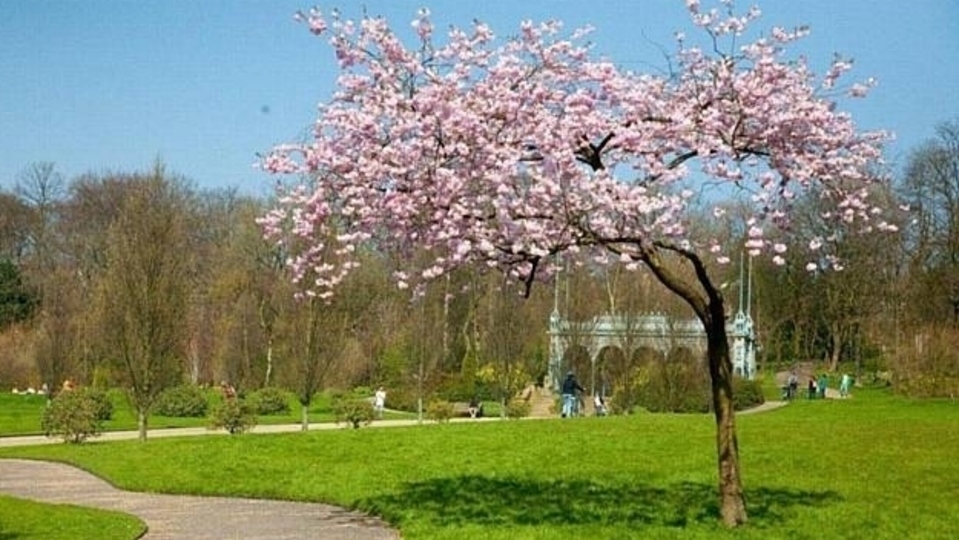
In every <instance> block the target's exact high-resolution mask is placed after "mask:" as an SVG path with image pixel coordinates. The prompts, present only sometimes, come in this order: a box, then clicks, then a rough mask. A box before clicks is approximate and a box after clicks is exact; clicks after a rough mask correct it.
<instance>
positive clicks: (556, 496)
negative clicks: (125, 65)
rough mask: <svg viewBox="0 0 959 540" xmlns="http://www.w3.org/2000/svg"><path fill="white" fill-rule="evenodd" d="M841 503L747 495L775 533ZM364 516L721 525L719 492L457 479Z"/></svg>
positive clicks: (387, 498) (696, 486)
mask: <svg viewBox="0 0 959 540" xmlns="http://www.w3.org/2000/svg"><path fill="white" fill-rule="evenodd" d="M841 500H842V497H841V496H840V495H839V494H838V493H836V492H833V491H806V490H799V489H789V488H769V487H763V488H758V489H752V490H747V491H746V502H747V510H748V512H749V516H750V523H751V524H752V525H754V526H757V527H760V528H762V527H769V526H773V525H775V524H777V523H779V522H782V521H784V520H787V519H789V517H790V514H791V513H792V511H791V509H792V508H795V507H809V506H813V507H815V506H827V505H830V504H835V503H837V502H839V501H841ZM358 507H359V508H361V509H362V510H364V511H367V512H371V513H374V514H377V515H380V516H382V517H383V518H385V519H387V520H388V521H390V522H392V523H401V522H402V520H403V516H404V515H409V514H410V513H411V512H415V514H416V519H417V521H422V520H425V521H427V522H429V523H431V524H433V525H435V526H438V527H455V526H466V525H479V526H510V525H523V526H539V525H546V526H550V525H593V524H606V525H626V526H631V527H636V526H657V527H663V526H665V527H677V528H683V527H686V526H688V525H692V524H696V523H701V524H709V525H712V524H715V523H716V522H717V520H718V519H719V495H718V493H717V488H716V486H714V485H712V484H704V483H695V482H681V483H677V484H673V485H671V486H668V487H661V486H654V485H651V484H643V483H641V482H637V483H631V484H628V485H626V484H610V483H602V482H594V481H588V480H572V481H564V480H553V481H543V480H535V479H526V478H492V477H486V476H475V475H472V476H456V477H448V478H435V479H430V480H425V481H421V482H411V483H407V484H405V485H403V486H402V487H401V488H400V490H399V491H397V492H394V493H390V494H385V495H381V496H378V497H371V498H368V499H364V500H362V501H360V502H359V503H358Z"/></svg>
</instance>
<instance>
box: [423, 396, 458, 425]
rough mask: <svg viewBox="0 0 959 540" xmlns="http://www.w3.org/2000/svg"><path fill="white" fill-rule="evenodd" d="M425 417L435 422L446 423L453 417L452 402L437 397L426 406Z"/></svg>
mask: <svg viewBox="0 0 959 540" xmlns="http://www.w3.org/2000/svg"><path fill="white" fill-rule="evenodd" d="M426 418H427V419H429V420H433V421H434V422H437V423H447V422H449V421H450V418H453V404H452V403H450V402H449V401H446V400H442V399H437V400H434V401H431V402H430V403H429V405H427V406H426Z"/></svg>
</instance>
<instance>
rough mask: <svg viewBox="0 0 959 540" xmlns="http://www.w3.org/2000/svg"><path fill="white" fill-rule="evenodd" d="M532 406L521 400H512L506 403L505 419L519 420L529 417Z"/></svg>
mask: <svg viewBox="0 0 959 540" xmlns="http://www.w3.org/2000/svg"><path fill="white" fill-rule="evenodd" d="M532 408H533V406H532V405H530V403H529V401H527V400H525V399H522V398H513V399H511V400H509V401H508V402H506V417H507V418H513V419H519V418H526V417H527V416H529V413H530V411H531V410H532Z"/></svg>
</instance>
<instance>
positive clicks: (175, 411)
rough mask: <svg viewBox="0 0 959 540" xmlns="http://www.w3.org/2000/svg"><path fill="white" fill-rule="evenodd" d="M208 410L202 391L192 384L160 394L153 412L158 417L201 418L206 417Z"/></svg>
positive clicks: (176, 387) (169, 389)
mask: <svg viewBox="0 0 959 540" xmlns="http://www.w3.org/2000/svg"><path fill="white" fill-rule="evenodd" d="M208 409H209V403H208V402H207V397H206V394H205V393H204V392H203V390H202V389H201V388H200V387H198V386H196V385H193V384H183V385H180V386H174V387H173V388H168V389H166V390H164V391H163V392H161V393H160V395H159V397H158V398H157V401H156V404H155V405H154V409H153V410H154V411H155V412H156V413H157V414H159V415H160V416H172V417H175V418H201V417H203V416H206V413H207V410H208Z"/></svg>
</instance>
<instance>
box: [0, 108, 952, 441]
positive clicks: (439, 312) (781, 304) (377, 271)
mask: <svg viewBox="0 0 959 540" xmlns="http://www.w3.org/2000/svg"><path fill="white" fill-rule="evenodd" d="M883 196H884V197H888V198H889V200H890V201H891V204H892V205H893V206H897V207H901V208H902V209H903V211H902V213H901V214H900V218H901V222H900V223H898V224H897V225H898V232H897V233H895V234H889V233H888V232H883V233H881V234H880V233H878V232H876V233H875V234H865V235H863V234H852V233H851V232H850V233H849V234H845V233H844V231H841V230H839V231H835V230H834V231H831V232H830V234H828V235H824V236H823V237H824V238H825V240H824V241H827V242H831V243H833V244H834V246H833V247H834V249H833V250H832V251H833V252H835V253H838V254H839V256H840V261H841V263H840V264H841V270H840V271H827V272H823V271H809V270H807V269H806V267H805V266H806V264H807V263H808V261H804V260H802V259H795V260H789V261H787V262H786V264H785V265H784V266H777V265H774V264H772V263H770V262H768V261H766V260H765V259H763V258H756V259H755V260H753V261H752V262H751V265H752V286H751V288H750V290H749V293H750V294H749V299H750V300H751V312H752V315H753V318H754V320H755V322H756V324H757V330H758V335H759V340H760V346H761V352H760V367H761V369H763V370H764V371H766V372H771V371H774V370H776V369H781V368H784V367H786V366H790V365H793V364H795V363H796V362H813V363H814V364H815V365H816V367H817V369H824V370H828V371H831V372H838V371H845V372H852V373H856V374H859V375H860V376H862V377H879V378H882V379H884V380H886V381H887V382H889V383H890V384H893V385H895V386H896V388H897V389H899V390H901V391H902V392H906V393H909V394H914V395H931V396H935V395H955V394H956V393H957V392H959V354H957V353H956V352H955V351H956V350H957V347H956V345H957V344H959V121H956V120H953V121H948V122H944V123H943V124H941V125H940V126H939V127H938V129H937V130H936V134H935V137H933V138H931V139H930V140H929V141H928V142H926V143H924V144H922V145H921V146H919V147H918V148H915V149H913V150H912V152H911V153H910V154H909V156H908V158H907V160H906V164H905V166H904V167H903V168H902V174H901V176H900V178H898V179H897V182H895V183H894V184H892V185H890V186H889V189H888V193H884V194H883ZM271 202H272V201H270V200H269V199H268V198H258V197H253V196H247V195H241V194H240V193H239V192H238V191H236V190H233V189H224V190H201V189H198V188H196V187H195V186H194V185H193V184H192V183H191V182H189V181H188V180H186V179H185V178H183V177H181V176H178V175H176V174H173V173H170V172H169V171H167V170H166V169H165V167H164V166H163V164H160V163H158V164H155V165H154V166H153V167H152V168H149V169H147V170H146V171H143V172H133V173H104V174H85V175H81V176H79V177H76V178H73V179H70V180H69V181H68V180H67V179H65V178H64V177H63V176H62V175H61V174H60V173H59V172H57V170H56V166H55V165H54V164H53V163H48V162H45V163H35V164H31V165H29V166H28V167H27V168H26V169H25V170H24V171H23V172H22V173H21V174H20V175H19V177H18V178H17V179H16V184H15V188H14V189H13V190H11V191H3V192H0V385H3V387H5V388H10V387H14V386H18V387H26V386H35V387H39V386H40V385H41V384H46V385H47V386H48V387H50V388H54V389H55V388H57V387H58V386H59V385H60V384H61V383H62V381H64V380H65V379H73V380H75V381H78V382H81V383H84V384H90V385H100V386H122V387H124V388H127V389H129V390H131V392H130V394H131V396H132V397H133V400H132V402H133V404H134V405H135V407H136V408H137V410H138V411H139V412H140V413H141V421H142V423H143V426H144V429H145V425H146V422H147V418H148V413H149V411H150V408H151V406H152V403H153V401H154V400H155V399H156V397H157V396H158V395H159V393H160V392H161V391H162V390H163V389H165V388H168V387H170V386H172V385H175V384H180V383H183V382H189V383H196V384H217V383H219V382H220V381H229V382H230V384H233V385H235V386H236V387H237V388H238V389H239V390H240V391H241V392H242V391H252V390H255V389H259V388H263V387H268V386H281V387H284V388H287V389H289V390H291V391H293V392H294V393H295V394H296V395H297V396H298V399H299V400H300V402H301V403H302V404H303V405H304V407H305V406H308V405H309V404H310V402H311V400H312V397H313V395H314V394H315V393H316V392H318V391H320V390H325V389H331V388H350V387H355V386H370V387H372V386H374V385H379V384H385V385H387V386H388V387H389V388H390V389H391V392H390V394H391V403H392V404H394V405H400V406H406V407H410V408H413V407H415V406H416V405H417V403H418V402H421V400H422V399H424V398H428V397H429V396H431V395H434V394H436V393H437V392H440V393H444V394H445V395H448V396H451V397H453V398H459V399H464V400H465V399H468V398H469V396H470V395H471V394H474V393H476V392H477V389H478V388H479V389H481V390H482V391H483V392H485V393H487V394H488V395H489V396H490V397H495V398H502V397H506V396H508V395H509V394H511V393H514V392H516V391H518V389H519V388H522V386H523V385H525V384H527V383H529V382H531V381H541V380H542V379H543V377H544V376H545V371H546V362H547V358H548V342H547V335H546V330H547V324H548V317H549V313H550V312H551V311H552V309H553V307H554V303H558V304H559V306H560V307H561V310H562V311H563V312H564V314H565V315H566V316H567V317H569V318H571V319H579V320H583V319H588V318H590V317H592V316H594V315H597V314H600V313H605V312H617V313H643V312H665V313H670V314H674V315H677V316H682V317H688V316H689V313H688V311H685V310H686V309H688V308H684V307H683V305H682V304H680V303H679V302H678V301H677V300H676V299H675V298H674V297H672V296H671V295H669V294H668V293H667V292H666V291H663V290H662V289H661V287H660V286H658V285H657V284H656V282H655V280H654V279H651V278H650V276H649V275H648V274H646V273H643V272H642V271H640V272H627V271H624V270H621V269H617V268H616V267H598V266H595V267H594V266H590V265H589V264H588V263H584V264H571V265H570V266H568V268H567V271H566V272H565V273H561V274H560V276H559V278H558V279H559V280H560V281H559V283H558V286H557V287H539V288H534V289H533V290H532V291H531V292H530V297H529V298H522V297H521V295H520V294H518V293H517V291H516V290H515V288H513V287H511V286H509V284H508V283H507V282H506V281H504V280H503V278H502V277H501V276H498V275H496V274H491V273H486V272H484V271H483V268H473V269H469V270H460V271H457V272H454V273H452V274H451V275H449V276H448V277H447V278H446V279H444V280H440V281H438V282H435V283H431V284H429V285H428V286H427V287H426V288H425V289H424V290H423V291H422V292H421V294H419V295H417V296H415V297H411V295H410V293H409V291H404V290H400V289H397V288H396V286H395V285H394V284H393V282H392V280H391V279H390V276H391V274H392V272H394V271H396V270H397V268H400V266H401V265H400V264H399V263H400V262H401V261H396V260H390V257H389V256H386V255H384V254H383V253H380V252H378V251H377V250H376V249H375V246H369V247H368V249H367V251H366V252H364V253H362V254H361V258H362V264H361V267H360V269H359V270H358V271H356V272H354V274H353V275H351V276H350V277H349V278H348V282H347V283H346V285H345V288H344V289H342V293H341V294H340V293H338V294H337V295H336V297H335V298H332V299H324V298H320V297H318V296H312V295H309V294H304V293H303V292H302V291H301V290H300V289H299V288H298V287H297V284H295V283H293V282H291V279H290V276H289V274H288V270H287V268H286V264H285V262H286V260H285V254H284V253H283V252H282V249H281V248H278V247H276V246H275V245H274V244H272V243H270V242H267V241H265V240H264V239H263V233H262V229H261V227H260V226H259V225H258V224H257V218H258V217H260V216H262V215H263V214H264V213H265V212H266V211H267V210H268V208H270V206H271ZM797 208H799V212H797V215H799V216H802V215H804V214H805V215H808V217H809V219H808V220H803V219H802V218H801V217H800V219H797V220H796V222H795V227H796V228H797V231H796V238H809V237H815V236H816V234H809V233H810V231H808V230H806V231H800V230H798V229H800V228H801V227H804V226H808V227H814V226H815V225H814V224H815V223H816V222H817V220H816V219H815V217H816V215H817V213H818V212H820V211H821V208H819V207H818V206H817V200H816V198H815V196H808V197H806V198H805V199H804V200H803V201H801V204H799V205H798V206H797ZM742 218H743V216H742V215H738V214H737V205H736V203H735V202H733V203H730V205H729V211H728V212H727V213H726V214H724V217H723V218H722V219H716V218H715V217H713V216H709V217H707V216H701V217H700V218H699V219H698V221H697V223H695V224H693V226H694V227H698V228H701V229H702V230H703V232H704V234H705V233H706V232H707V230H708V232H709V234H713V235H717V234H718V235H721V236H723V237H724V238H726V239H727V241H728V242H729V243H730V245H737V243H738V244H742V242H743V241H744V237H745V233H744V230H743V229H744V225H743V219H742ZM807 224H808V225H807ZM813 232H814V231H813ZM782 234H783V238H781V239H779V240H781V241H782V242H783V243H784V244H785V245H787V246H790V243H791V242H798V241H799V240H793V239H792V238H790V237H789V235H788V234H786V233H782ZM409 256H411V257H416V256H417V254H416V253H415V252H414V253H411V254H410V255H409ZM719 272H720V275H721V273H722V272H726V274H727V276H728V279H727V280H726V282H727V283H728V284H729V287H728V288H727V289H726V291H727V292H726V294H727V296H729V295H732V298H736V296H735V295H738V294H739V291H740V287H742V286H743V284H742V283H739V282H738V281H737V277H738V272H739V269H738V268H737V267H735V265H734V264H733V265H729V267H728V268H725V269H723V268H720V269H719ZM730 304H732V305H735V302H730ZM570 362H571V363H575V362H577V360H576V359H570ZM579 362H580V365H582V364H581V362H582V360H581V359H580V360H579ZM611 369H612V371H614V372H616V371H617V369H615V368H611ZM617 376H621V377H627V376H628V374H626V373H623V374H621V375H617Z"/></svg>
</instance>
